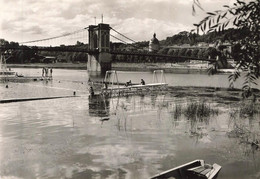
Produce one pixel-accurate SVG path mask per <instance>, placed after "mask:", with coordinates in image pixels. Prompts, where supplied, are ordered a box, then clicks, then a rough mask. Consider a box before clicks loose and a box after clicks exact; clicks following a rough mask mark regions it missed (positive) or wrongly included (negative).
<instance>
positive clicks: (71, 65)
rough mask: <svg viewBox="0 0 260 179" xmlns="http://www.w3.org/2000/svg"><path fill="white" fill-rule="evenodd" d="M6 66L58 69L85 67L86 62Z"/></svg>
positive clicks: (10, 65)
mask: <svg viewBox="0 0 260 179" xmlns="http://www.w3.org/2000/svg"><path fill="white" fill-rule="evenodd" d="M6 66H7V68H43V67H48V68H60V69H82V70H86V69H87V63H25V64H6Z"/></svg>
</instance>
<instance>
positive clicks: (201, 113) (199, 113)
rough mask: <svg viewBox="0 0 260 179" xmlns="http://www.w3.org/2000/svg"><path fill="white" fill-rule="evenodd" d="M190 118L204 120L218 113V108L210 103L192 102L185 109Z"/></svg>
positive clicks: (185, 113)
mask: <svg viewBox="0 0 260 179" xmlns="http://www.w3.org/2000/svg"><path fill="white" fill-rule="evenodd" d="M183 113H184V115H185V116H186V117H187V119H188V120H192V119H199V120H203V119H205V118H208V117H210V116H214V115H218V110H217V109H214V108H212V107H211V106H210V104H208V103H206V102H205V101H203V102H191V103H189V104H188V105H187V107H186V109H185V110H184V111H183Z"/></svg>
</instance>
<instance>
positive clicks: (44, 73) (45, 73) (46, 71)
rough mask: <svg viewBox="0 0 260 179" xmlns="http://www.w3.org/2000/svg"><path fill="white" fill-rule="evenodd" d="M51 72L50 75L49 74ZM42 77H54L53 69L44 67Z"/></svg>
mask: <svg viewBox="0 0 260 179" xmlns="http://www.w3.org/2000/svg"><path fill="white" fill-rule="evenodd" d="M49 71H50V74H49ZM42 77H52V68H50V69H49V68H47V67H43V68H42Z"/></svg>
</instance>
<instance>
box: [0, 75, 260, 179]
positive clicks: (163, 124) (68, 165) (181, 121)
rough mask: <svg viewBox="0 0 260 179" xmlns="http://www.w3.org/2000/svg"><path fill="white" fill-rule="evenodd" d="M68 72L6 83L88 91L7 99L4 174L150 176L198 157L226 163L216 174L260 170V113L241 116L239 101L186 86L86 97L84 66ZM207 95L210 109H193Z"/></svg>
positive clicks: (1, 131) (30, 89)
mask: <svg viewBox="0 0 260 179" xmlns="http://www.w3.org/2000/svg"><path fill="white" fill-rule="evenodd" d="M62 72H65V74H63V73H62ZM62 72H59V70H56V71H55V74H59V78H58V79H59V80H60V81H61V83H58V82H57V81H53V83H48V84H44V83H42V82H37V83H34V82H33V83H28V84H12V85H10V88H9V89H8V90H6V89H4V88H1V90H2V89H3V90H5V91H4V93H2V92H1V94H6V96H9V97H10V96H15V95H17V94H19V95H21V93H18V92H17V91H21V92H22V91H26V94H29V93H30V95H32V94H33V95H35V96H38V95H39V94H41V95H53V94H59V95H61V94H62V95H63V94H64V95H67V94H70V95H71V94H72V93H71V92H72V91H75V90H78V91H77V94H79V95H82V96H81V97H78V98H72V99H70V100H67V99H57V100H46V101H41V102H37V101H32V102H23V103H12V104H4V105H1V113H0V118H1V123H0V145H1V148H0V162H1V166H0V177H12V176H14V177H17V178H18V177H19V178H122V179H124V178H125V179H129V178H149V177H150V176H152V175H154V174H156V173H158V172H161V171H164V170H167V169H170V168H172V167H174V166H177V165H180V164H183V163H185V162H187V161H191V160H194V159H197V158H201V159H204V160H206V161H208V162H209V163H214V162H215V163H218V164H220V165H221V166H222V167H223V170H221V172H220V175H219V177H218V179H221V178H250V177H251V178H257V177H259V175H260V174H259V173H260V170H259V168H260V160H259V159H260V151H259V148H258V147H257V145H255V144H253V145H252V142H253V141H255V142H256V140H257V139H259V136H260V134H259V131H260V125H259V122H260V121H259V116H247V115H246V116H241V117H240V112H239V111H241V109H240V108H239V107H238V106H237V105H238V104H237V102H234V101H233V102H232V101H228V103H225V102H226V101H225V100H227V99H226V98H217V97H216V98H217V99H216V98H215V97H214V96H212V95H209V96H207V95H204V96H203V97H200V96H197V94H198V92H197V93H196V94H195V95H192V94H191V93H192V92H194V91H191V92H190V93H185V92H184V91H183V90H179V92H178V91H177V90H176V91H170V92H169V93H166V94H162V93H150V92H149V93H148V92H147V93H146V94H142V95H132V96H125V97H120V98H103V97H101V96H94V97H88V96H86V94H87V92H85V91H87V90H86V88H87V86H86V85H85V83H84V84H81V83H75V82H72V81H74V80H79V79H80V80H83V79H84V80H86V79H87V78H86V75H85V74H86V73H85V72H81V71H80V72H78V71H72V74H71V73H70V71H68V70H62ZM74 75H76V77H75V76H74ZM84 75H85V76H84ZM145 75H148V76H149V73H146V74H145ZM168 77H169V78H170V76H168ZM175 77H176V76H175ZM65 79H66V80H68V81H66V80H65ZM138 81H139V78H138ZM194 83H195V82H194ZM86 84H87V82H86ZM36 85H37V86H36ZM65 89H66V90H65ZM37 91H38V92H37ZM39 91H40V92H39ZM80 91H82V92H80ZM198 91H199V90H198ZM219 92H220V91H219ZM11 93H14V94H11ZM212 93H213V92H212ZM205 94H208V93H205ZM25 97H26V96H25ZM203 101H204V105H201V106H204V107H203V110H204V109H209V106H210V109H211V110H208V112H209V113H210V114H211V115H206V116H202V115H201V114H200V113H199V112H196V111H195V112H194V110H187V109H188V108H189V106H192V108H195V106H196V109H197V108H198V106H200V105H198V104H200V103H203ZM195 102H197V105H195ZM192 104H193V105H192ZM230 106H233V108H234V109H236V110H235V112H234V113H232V114H229V111H232V110H231V109H229V108H231V107H230ZM190 108H191V107H190ZM248 109H249V108H248ZM214 110H219V113H218V114H215V113H213V111H214ZM199 111H201V110H199ZM204 111H205V110H204ZM192 114H198V115H192ZM230 116H233V118H232V117H230ZM240 129H242V130H243V132H242V133H241V132H240ZM232 135H233V136H232ZM24 166H26V167H24Z"/></svg>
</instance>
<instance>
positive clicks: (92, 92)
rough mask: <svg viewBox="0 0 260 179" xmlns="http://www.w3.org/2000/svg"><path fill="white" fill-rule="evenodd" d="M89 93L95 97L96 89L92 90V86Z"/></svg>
mask: <svg viewBox="0 0 260 179" xmlns="http://www.w3.org/2000/svg"><path fill="white" fill-rule="evenodd" d="M89 93H90V95H91V96H94V89H93V88H92V86H91V87H90V88H89Z"/></svg>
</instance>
